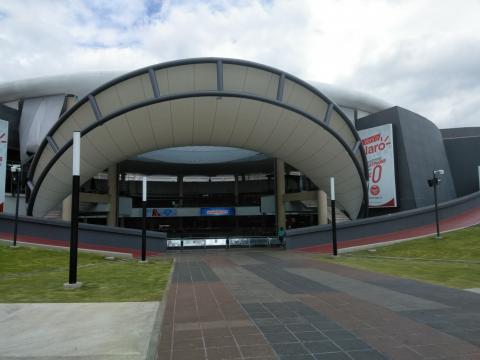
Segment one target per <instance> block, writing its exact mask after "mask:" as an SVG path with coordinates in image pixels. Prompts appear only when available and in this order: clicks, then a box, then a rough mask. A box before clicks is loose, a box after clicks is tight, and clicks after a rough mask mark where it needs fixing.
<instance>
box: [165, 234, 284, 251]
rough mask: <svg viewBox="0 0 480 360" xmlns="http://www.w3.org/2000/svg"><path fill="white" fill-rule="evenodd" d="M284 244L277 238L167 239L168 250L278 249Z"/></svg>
mask: <svg viewBox="0 0 480 360" xmlns="http://www.w3.org/2000/svg"><path fill="white" fill-rule="evenodd" d="M276 246H282V243H281V242H280V240H279V239H278V237H276V236H225V237H198V238H196V237H189V238H170V239H167V250H183V249H207V248H225V249H230V248H252V247H276Z"/></svg>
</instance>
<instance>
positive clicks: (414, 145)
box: [357, 107, 456, 214]
mask: <svg viewBox="0 0 480 360" xmlns="http://www.w3.org/2000/svg"><path fill="white" fill-rule="evenodd" d="M383 124H392V125H393V132H394V144H395V162H396V168H397V169H396V170H397V171H396V178H397V193H398V200H399V208H398V209H397V210H398V211H403V210H409V209H415V208H418V207H423V206H427V205H431V204H433V191H432V189H431V188H430V187H429V186H428V184H427V179H430V178H431V177H432V171H433V170H434V169H444V170H445V175H443V176H442V182H441V184H440V186H439V187H438V199H439V201H440V202H444V201H448V200H451V199H454V198H456V191H455V187H454V183H453V179H452V173H451V171H450V165H449V162H448V158H447V154H446V151H445V147H444V144H443V139H442V136H441V133H440V130H439V129H438V128H437V127H436V126H435V124H433V123H432V122H431V121H429V120H427V119H426V118H424V117H422V116H420V115H418V114H415V113H413V112H411V111H409V110H406V109H403V108H400V107H392V108H390V109H387V110H384V111H381V112H378V113H376V114H372V115H369V116H366V117H364V118H362V119H358V121H357V128H358V129H359V130H360V129H367V128H371V127H375V126H379V125H383ZM372 213H373V214H375V211H373V212H372Z"/></svg>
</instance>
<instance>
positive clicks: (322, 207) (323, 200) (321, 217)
mask: <svg viewBox="0 0 480 360" xmlns="http://www.w3.org/2000/svg"><path fill="white" fill-rule="evenodd" d="M317 202H318V225H323V224H328V215H327V209H328V202H327V194H326V193H325V191H323V190H318V199H317Z"/></svg>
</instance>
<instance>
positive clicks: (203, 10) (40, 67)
mask: <svg viewBox="0 0 480 360" xmlns="http://www.w3.org/2000/svg"><path fill="white" fill-rule="evenodd" d="M479 14H480V1H479V0H461V1H459V0H291V1H289V0H278V1H276V0H230V1H227V0H224V1H222V0H204V1H201V0H164V1H161V0H110V1H106V0H90V1H87V0H83V1H82V0H51V1H48V0H2V1H1V2H0V69H1V70H0V82H3V81H12V80H18V79H25V78H31V77H38V76H44V75H54V74H63V73H71V72H78V71H92V70H95V71H97V70H126V71H130V70H134V69H136V68H139V67H144V66H147V65H151V64H156V63H160V62H164V61H169V60H176V59H183V58H191V57H203V56H218V57H231V58H239V59H245V60H251V61H256V62H260V63H263V64H267V65H270V66H274V67H277V68H279V69H281V70H284V71H286V72H289V73H291V74H294V75H296V76H298V77H300V78H302V79H304V80H307V81H308V80H312V81H319V82H325V83H331V84H337V85H341V86H344V87H347V88H351V89H355V90H359V91H363V92H366V93H368V94H370V95H373V96H376V97H379V98H381V99H384V100H386V101H388V102H390V103H391V104H392V105H398V106H402V107H405V108H407V109H409V110H412V111H414V112H417V113H419V114H420V115H422V116H425V117H426V118H428V119H430V120H431V121H433V122H434V123H436V124H437V126H439V127H441V128H448V127H460V126H480V21H478V15H479Z"/></svg>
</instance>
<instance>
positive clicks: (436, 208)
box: [433, 174, 440, 239]
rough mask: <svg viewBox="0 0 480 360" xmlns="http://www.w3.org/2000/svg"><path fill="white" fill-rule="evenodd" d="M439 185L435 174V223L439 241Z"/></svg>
mask: <svg viewBox="0 0 480 360" xmlns="http://www.w3.org/2000/svg"><path fill="white" fill-rule="evenodd" d="M437 184H438V178H437V177H436V175H435V174H433V199H434V201H435V222H436V225H437V239H440V222H439V219H438V201H437Z"/></svg>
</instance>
